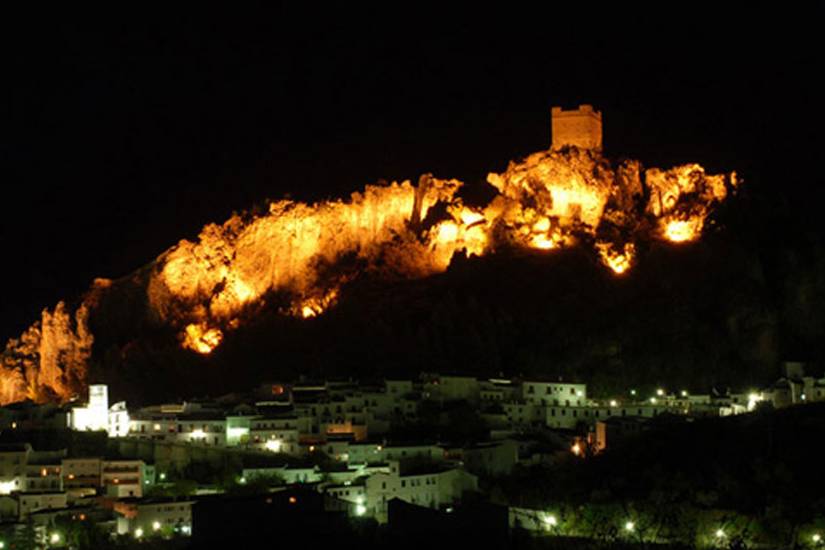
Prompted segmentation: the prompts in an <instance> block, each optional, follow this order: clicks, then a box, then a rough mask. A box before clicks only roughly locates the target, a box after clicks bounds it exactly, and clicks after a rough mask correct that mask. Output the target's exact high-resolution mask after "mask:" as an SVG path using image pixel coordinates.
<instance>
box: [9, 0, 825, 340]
mask: <svg viewBox="0 0 825 550" xmlns="http://www.w3.org/2000/svg"><path fill="white" fill-rule="evenodd" d="M480 6H481V4H476V5H475V7H467V8H465V9H452V10H446V9H445V8H443V7H441V8H439V9H436V10H424V9H423V8H420V7H417V6H416V7H414V6H413V5H407V6H406V8H404V9H400V8H399V7H398V6H394V7H393V8H392V9H390V8H385V9H384V11H379V10H375V9H372V8H352V7H349V6H348V7H347V8H346V9H344V8H339V9H338V10H337V11H335V12H331V11H330V10H329V9H328V8H324V7H323V6H321V5H320V4H319V5H315V6H309V7H307V8H303V9H301V10H296V9H292V8H281V9H279V10H277V11H274V12H270V13H267V14H248V15H247V16H246V17H243V18H236V17H234V16H233V17H230V16H228V15H226V14H211V16H210V17H209V19H210V21H208V22H207V21H206V20H205V19H206V17H203V14H198V15H197V16H196V15H194V14H193V13H177V14H170V13H163V14H152V15H150V16H149V17H147V15H149V14H109V15H110V16H108V15H107V16H106V17H102V16H101V14H97V17H89V16H86V15H81V14H78V13H70V14H66V15H65V16H57V15H54V16H52V17H50V18H48V19H46V18H44V17H43V16H42V15H39V14H38V15H33V16H30V17H25V18H22V17H21V18H20V19H15V18H9V19H8V20H7V21H6V22H5V23H4V25H5V27H6V28H5V29H4V31H5V32H4V36H5V44H4V55H3V57H4V63H3V67H4V68H3V72H4V74H5V79H4V80H5V82H6V84H5V85H4V86H3V88H4V92H5V94H6V95H7V100H6V101H5V102H4V109H3V115H4V121H3V123H2V142H1V143H0V160H2V175H3V181H4V200H3V206H4V208H3V216H2V234H0V245H2V250H3V263H2V270H3V276H4V278H5V279H6V283H7V286H6V287H4V288H7V289H11V290H10V291H8V292H7V291H3V292H0V340H4V339H5V338H6V337H8V336H15V335H17V334H18V333H19V332H20V331H21V330H22V329H23V328H25V327H26V326H28V325H29V324H30V323H31V321H33V320H34V318H35V317H36V315H37V313H38V311H39V310H40V309H41V308H43V307H46V306H48V307H51V306H53V305H54V303H55V302H56V301H57V300H59V299H62V298H69V299H71V298H73V297H76V296H77V295H78V294H79V293H81V292H82V291H83V290H85V289H86V288H87V287H88V285H89V283H90V282H91V280H92V279H93V278H94V277H97V276H103V277H118V276H121V275H124V274H126V273H128V272H130V271H132V270H133V269H135V268H137V267H139V266H141V265H143V264H145V263H146V262H148V261H150V260H151V259H153V258H154V257H155V256H156V255H157V254H158V253H160V252H162V251H163V250H164V249H166V248H167V247H169V246H171V245H173V244H174V243H175V242H177V241H178V240H179V239H181V238H184V237H189V238H192V237H194V236H195V235H196V234H197V232H198V230H199V229H200V228H201V227H202V226H203V225H204V224H205V223H208V222H212V221H215V222H220V221H222V220H224V219H225V218H226V217H227V216H228V215H230V214H231V213H232V211H234V210H241V209H246V208H249V207H250V206H252V205H254V204H256V203H261V202H262V201H263V200H264V199H266V198H281V197H283V196H285V195H287V194H289V195H291V196H292V197H294V198H296V199H301V200H315V199H321V198H326V197H346V196H347V195H348V194H349V193H350V192H352V191H355V190H359V189H361V188H362V187H363V186H364V185H365V184H367V183H372V182H375V181H377V180H379V179H381V178H384V179H387V180H400V179H405V178H417V176H418V175H419V174H420V173H422V172H425V171H431V172H434V173H435V174H436V175H439V176H442V177H457V178H459V179H462V180H464V181H466V182H467V183H468V186H469V187H470V190H471V191H472V190H476V191H478V190H480V189H482V188H483V187H482V186H483V182H484V177H485V174H486V173H487V172H488V171H490V170H501V169H503V168H504V167H505V166H506V163H507V161H508V160H510V159H513V158H516V157H518V156H521V155H524V154H527V153H530V152H532V151H535V150H539V149H543V148H545V147H547V146H548V144H549V137H550V136H549V109H550V106H551V105H554V104H561V105H566V106H575V105H576V104H577V103H584V102H589V103H592V104H594V105H595V106H596V107H597V108H599V109H602V110H603V112H604V123H605V143H606V149H607V151H608V153H609V154H610V155H611V156H613V155H617V156H621V155H626V156H633V157H637V158H641V159H643V160H644V161H646V162H648V163H650V164H674V163H682V162H688V161H697V162H700V163H702V164H704V165H706V167H708V168H710V169H712V170H733V169H736V170H738V171H740V173H742V174H743V175H744V176H745V177H746V178H747V179H748V181H751V182H753V185H754V189H757V190H759V192H761V193H767V192H768V190H769V191H770V193H774V192H776V193H777V198H776V200H777V201H779V202H781V201H791V203H793V204H794V205H798V206H794V207H795V208H796V207H798V208H800V212H801V214H800V215H801V216H803V218H805V219H806V220H808V221H809V222H810V223H811V224H812V225H815V224H816V217H817V216H818V210H819V209H818V207H817V205H816V202H815V201H812V200H810V198H809V197H810V195H809V196H808V198H806V197H805V196H804V195H803V193H802V191H805V190H807V192H808V193H812V192H814V191H816V190H818V189H819V188H821V186H823V185H825V182H823V177H822V175H821V171H820V169H819V168H818V165H817V163H819V162H821V149H820V148H819V145H820V144H821V138H820V133H821V130H820V128H821V120H822V117H821V113H820V111H821V108H822V107H821V105H820V103H819V100H820V97H821V95H822V94H821V92H820V86H819V83H818V80H819V78H820V75H821V72H822V65H823V64H822V51H823V48H822V44H821V40H820V35H821V32H820V30H819V28H818V26H819V24H820V23H821V21H822V20H823V18H822V15H823V14H822V9H821V7H818V6H815V7H795V8H793V9H790V8H787V7H786V6H785V5H784V4H778V5H774V6H772V7H770V8H751V7H747V8H746V7H742V8H740V9H739V10H737V11H728V12H724V13H723V12H720V11H719V10H718V9H711V8H700V7H695V6H693V7H691V8H690V9H688V6H683V7H682V8H681V10H682V13H678V12H674V11H673V6H668V11H665V10H664V9H661V10H660V11H655V12H648V11H644V10H642V9H641V8H640V9H638V10H636V11H635V12H634V13H625V12H624V11H623V10H620V9H618V8H612V9H611V10H610V11H608V12H604V11H601V10H600V9H598V8H597V7H596V4H593V5H588V6H585V7H583V8H582V9H575V8H566V9H562V8H557V7H552V8H551V9H550V10H547V11H542V12H539V11H535V8H533V7H531V6H530V5H529V4H528V5H524V6H521V7H517V6H510V7H508V8H506V9H505V8H501V7H499V8H496V9H495V10H493V9H490V8H482V7H480ZM402 7H403V5H402ZM138 16H139V17H138ZM138 19H142V20H146V19H149V20H151V21H152V23H151V24H146V23H143V22H138ZM815 99H816V100H817V102H816V103H815ZM771 200H773V199H771Z"/></svg>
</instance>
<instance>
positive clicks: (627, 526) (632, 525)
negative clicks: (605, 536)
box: [624, 520, 636, 533]
mask: <svg viewBox="0 0 825 550" xmlns="http://www.w3.org/2000/svg"><path fill="white" fill-rule="evenodd" d="M635 529H636V524H635V523H633V522H632V521H630V520H628V521H626V522H625V524H624V530H625V531H627V532H628V533H632V532H633V531H634V530H635Z"/></svg>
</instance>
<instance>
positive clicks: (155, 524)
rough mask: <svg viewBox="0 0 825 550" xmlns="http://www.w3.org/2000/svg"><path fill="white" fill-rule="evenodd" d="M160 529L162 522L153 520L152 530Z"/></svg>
mask: <svg viewBox="0 0 825 550" xmlns="http://www.w3.org/2000/svg"><path fill="white" fill-rule="evenodd" d="M158 530H160V522H159V521H153V522H152V531H158Z"/></svg>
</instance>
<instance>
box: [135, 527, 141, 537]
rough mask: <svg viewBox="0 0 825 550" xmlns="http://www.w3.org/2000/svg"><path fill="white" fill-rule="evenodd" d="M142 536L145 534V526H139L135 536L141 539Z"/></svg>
mask: <svg viewBox="0 0 825 550" xmlns="http://www.w3.org/2000/svg"><path fill="white" fill-rule="evenodd" d="M142 536H143V528H142V527H138V528H137V529H135V538H136V539H139V538H140V537H142Z"/></svg>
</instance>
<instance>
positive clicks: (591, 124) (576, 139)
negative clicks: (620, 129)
mask: <svg viewBox="0 0 825 550" xmlns="http://www.w3.org/2000/svg"><path fill="white" fill-rule="evenodd" d="M550 113H551V120H552V137H553V147H552V148H553V149H554V150H556V149H560V148H562V147H564V146H565V145H575V146H576V147H579V148H581V149H593V150H596V151H599V152H601V150H602V114H601V112H599V111H596V110H594V109H593V106H592V105H579V107H578V108H577V109H573V110H570V111H565V110H563V109H562V108H561V107H553V108H552V109H551V110H550Z"/></svg>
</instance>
